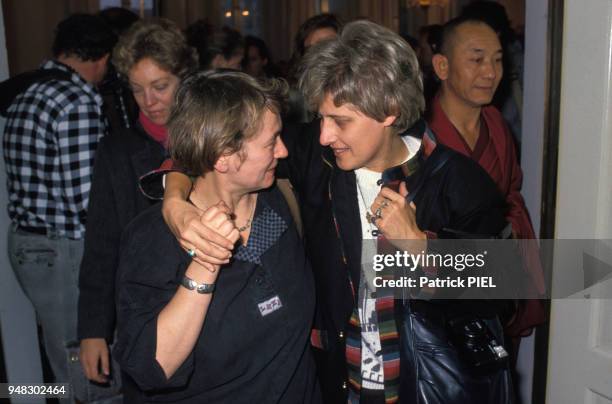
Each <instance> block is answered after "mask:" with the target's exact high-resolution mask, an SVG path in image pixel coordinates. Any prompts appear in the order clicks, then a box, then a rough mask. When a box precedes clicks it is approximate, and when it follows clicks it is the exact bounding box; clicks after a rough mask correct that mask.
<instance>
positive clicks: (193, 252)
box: [187, 248, 196, 258]
mask: <svg viewBox="0 0 612 404" xmlns="http://www.w3.org/2000/svg"><path fill="white" fill-rule="evenodd" d="M187 255H189V256H190V257H191V258H195V257H196V252H195V249H193V248H190V249H189V250H187Z"/></svg>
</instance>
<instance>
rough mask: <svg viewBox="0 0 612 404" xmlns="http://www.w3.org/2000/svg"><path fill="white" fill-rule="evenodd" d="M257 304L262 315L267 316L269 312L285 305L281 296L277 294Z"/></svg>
mask: <svg viewBox="0 0 612 404" xmlns="http://www.w3.org/2000/svg"><path fill="white" fill-rule="evenodd" d="M257 306H258V307H259V312H260V313H261V315H262V316H267V315H268V314H270V313H273V312H275V311H276V310H278V309H280V308H281V307H283V303H282V302H281V300H280V297H278V295H276V296H274V297H272V298H270V299H268V300H266V301H265V302H261V303H259V304H258V305H257Z"/></svg>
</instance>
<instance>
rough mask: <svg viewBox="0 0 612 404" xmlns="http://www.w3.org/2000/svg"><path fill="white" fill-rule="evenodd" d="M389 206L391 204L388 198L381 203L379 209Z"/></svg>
mask: <svg viewBox="0 0 612 404" xmlns="http://www.w3.org/2000/svg"><path fill="white" fill-rule="evenodd" d="M387 206H389V200H388V199H384V200H383V201H382V202H381V203H380V208H379V209H384V208H386V207H387Z"/></svg>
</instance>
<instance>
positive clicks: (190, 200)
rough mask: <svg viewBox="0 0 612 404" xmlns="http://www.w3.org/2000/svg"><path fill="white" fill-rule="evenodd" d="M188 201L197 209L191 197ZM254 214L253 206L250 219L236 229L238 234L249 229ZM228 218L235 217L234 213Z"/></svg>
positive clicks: (190, 196)
mask: <svg viewBox="0 0 612 404" xmlns="http://www.w3.org/2000/svg"><path fill="white" fill-rule="evenodd" d="M188 201H189V202H191V204H192V205H194V206H196V207H197V205H196V204H195V202H194V201H193V198H192V195H189V197H188ZM253 205H256V203H254V204H253ZM202 210H203V209H202ZM254 213H255V206H253V209H251V217H249V219H248V220H247V221H246V223H245V224H244V225H243V226H240V227H238V233H242V232H243V231H245V230H247V229H248V228H250V227H251V225H252V224H253V214H254ZM230 216H231V217H235V216H236V215H235V214H234V213H230Z"/></svg>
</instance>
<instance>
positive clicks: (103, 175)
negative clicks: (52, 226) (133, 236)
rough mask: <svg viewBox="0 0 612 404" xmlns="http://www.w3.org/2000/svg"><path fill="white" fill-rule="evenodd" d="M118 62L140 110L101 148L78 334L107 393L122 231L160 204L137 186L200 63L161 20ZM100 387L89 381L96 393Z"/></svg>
mask: <svg viewBox="0 0 612 404" xmlns="http://www.w3.org/2000/svg"><path fill="white" fill-rule="evenodd" d="M112 61H113V64H114V66H115V68H116V71H117V73H118V74H119V75H120V76H121V78H122V80H123V81H124V82H126V83H128V84H129V87H130V88H131V92H130V96H132V94H133V96H134V98H135V101H136V103H137V105H138V108H139V112H138V113H137V114H136V116H135V118H134V119H133V121H131V122H130V126H128V127H122V128H119V129H117V128H113V130H112V132H111V133H110V135H109V136H106V137H105V138H104V139H103V140H102V141H101V142H100V144H99V146H98V150H97V152H96V159H95V166H94V171H93V181H92V187H91V193H90V202H89V206H88V217H87V227H86V233H85V252H84V255H83V260H82V262H81V268H80V277H79V290H80V293H79V310H78V311H79V320H78V336H79V340H80V341H81V345H80V347H81V349H80V360H81V365H82V367H83V370H84V372H85V375H86V376H87V378H88V379H90V380H91V381H94V382H96V383H101V384H107V386H108V384H110V386H108V387H107V388H106V390H110V392H113V391H114V392H115V394H117V393H118V392H119V387H120V379H119V368H118V365H117V363H116V362H113V361H111V359H110V354H109V345H110V344H112V343H113V340H114V336H115V274H116V272H117V266H118V257H119V250H120V248H121V244H120V238H121V233H122V232H123V229H124V228H125V226H126V225H127V224H128V223H129V222H130V220H132V219H133V218H134V217H136V215H138V214H139V213H140V212H142V211H143V210H145V209H146V208H148V207H149V206H151V205H152V204H153V203H154V202H155V201H152V200H150V199H148V198H146V197H145V196H144V195H143V194H142V193H141V192H140V191H139V188H138V178H140V176H142V175H144V174H145V173H147V172H149V171H151V170H153V169H155V168H157V167H159V165H160V164H161V163H162V161H163V160H164V158H165V156H166V154H167V151H166V148H167V137H168V134H167V129H166V123H167V122H168V118H169V115H170V108H171V107H172V104H173V103H174V93H175V91H176V89H177V87H178V85H179V83H180V81H181V80H182V78H183V77H184V76H186V75H187V74H188V73H189V72H191V71H193V70H195V69H196V68H197V65H198V60H197V54H196V52H195V50H194V49H193V48H191V47H190V46H188V45H187V44H186V42H185V38H184V36H183V33H182V32H181V31H180V30H179V29H178V27H177V26H176V25H175V24H174V23H173V22H170V21H168V20H160V21H158V22H144V21H140V22H137V23H136V24H134V25H133V26H132V27H131V28H130V29H129V30H128V31H127V32H126V33H125V34H124V35H122V36H121V38H120V40H119V43H118V44H117V46H116V47H115V49H114V51H113V59H112ZM111 364H112V365H111ZM94 386H96V385H94V384H90V390H92V389H94ZM96 388H98V387H96ZM101 388H102V387H99V389H101Z"/></svg>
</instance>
